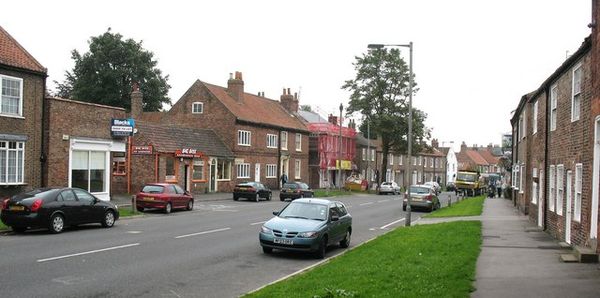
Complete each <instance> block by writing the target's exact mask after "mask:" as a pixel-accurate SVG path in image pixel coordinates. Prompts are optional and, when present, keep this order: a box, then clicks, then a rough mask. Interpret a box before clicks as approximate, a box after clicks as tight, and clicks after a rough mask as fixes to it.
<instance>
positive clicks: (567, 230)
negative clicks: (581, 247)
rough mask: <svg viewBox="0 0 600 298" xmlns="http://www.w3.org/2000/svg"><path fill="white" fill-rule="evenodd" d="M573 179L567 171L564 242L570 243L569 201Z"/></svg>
mask: <svg viewBox="0 0 600 298" xmlns="http://www.w3.org/2000/svg"><path fill="white" fill-rule="evenodd" d="M572 179H573V173H572V172H571V171H567V214H566V215H565V242H567V243H569V244H571V218H572V217H573V215H572V213H571V210H572V209H571V208H572V207H573V206H571V202H572V201H573V196H572V187H571V181H572Z"/></svg>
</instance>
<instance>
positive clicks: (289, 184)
mask: <svg viewBox="0 0 600 298" xmlns="http://www.w3.org/2000/svg"><path fill="white" fill-rule="evenodd" d="M283 187H285V188H290V189H296V188H298V185H297V184H296V183H286V184H284V185H283Z"/></svg>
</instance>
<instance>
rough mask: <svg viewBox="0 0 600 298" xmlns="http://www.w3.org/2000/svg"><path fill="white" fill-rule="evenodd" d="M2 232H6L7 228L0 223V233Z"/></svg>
mask: <svg viewBox="0 0 600 298" xmlns="http://www.w3.org/2000/svg"><path fill="white" fill-rule="evenodd" d="M4 230H8V227H7V226H5V225H4V223H2V222H1V221H0V231H4Z"/></svg>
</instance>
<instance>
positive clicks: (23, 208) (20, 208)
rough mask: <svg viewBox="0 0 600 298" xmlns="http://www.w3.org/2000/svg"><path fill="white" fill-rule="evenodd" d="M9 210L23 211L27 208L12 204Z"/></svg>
mask: <svg viewBox="0 0 600 298" xmlns="http://www.w3.org/2000/svg"><path fill="white" fill-rule="evenodd" d="M8 210H11V211H23V210H25V206H10V207H8Z"/></svg>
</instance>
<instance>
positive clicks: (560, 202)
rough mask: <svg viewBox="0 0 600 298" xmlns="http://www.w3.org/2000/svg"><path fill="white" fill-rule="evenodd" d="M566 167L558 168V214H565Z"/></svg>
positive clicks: (559, 166)
mask: <svg viewBox="0 0 600 298" xmlns="http://www.w3.org/2000/svg"><path fill="white" fill-rule="evenodd" d="M564 178H565V166H564V165H557V166H556V214H558V215H562V214H563V197H564V195H565V191H564V190H565V182H564V181H565V179H564Z"/></svg>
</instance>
